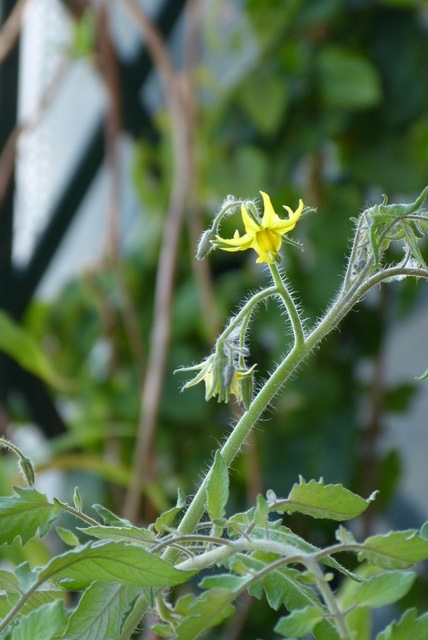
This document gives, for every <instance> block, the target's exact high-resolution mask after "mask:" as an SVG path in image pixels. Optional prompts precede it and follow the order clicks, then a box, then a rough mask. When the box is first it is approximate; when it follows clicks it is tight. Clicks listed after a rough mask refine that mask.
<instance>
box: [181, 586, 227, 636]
mask: <svg viewBox="0 0 428 640" xmlns="http://www.w3.org/2000/svg"><path fill="white" fill-rule="evenodd" d="M234 597H236V596H234V595H233V594H231V593H230V591H229V590H228V589H210V590H209V591H205V592H204V593H203V594H202V595H201V596H199V597H198V598H195V597H193V596H191V597H187V596H184V598H180V600H179V601H178V602H177V607H176V610H177V612H178V613H180V614H181V615H182V616H183V620H182V622H180V624H179V625H178V627H177V629H176V640H196V638H198V637H199V636H200V635H201V634H202V633H203V632H204V631H206V630H207V629H209V628H210V627H214V626H216V625H218V624H220V622H222V621H223V620H225V619H226V618H228V617H229V616H231V615H232V613H233V612H234V607H233V606H232V604H231V601H232V600H233V599H234Z"/></svg>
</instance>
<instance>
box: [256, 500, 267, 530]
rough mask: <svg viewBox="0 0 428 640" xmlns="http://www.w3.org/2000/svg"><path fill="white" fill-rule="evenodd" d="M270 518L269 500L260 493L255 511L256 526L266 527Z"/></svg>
mask: <svg viewBox="0 0 428 640" xmlns="http://www.w3.org/2000/svg"><path fill="white" fill-rule="evenodd" d="M268 517H269V504H268V502H267V500H266V499H265V498H264V497H263V496H262V495H261V494H260V493H259V495H258V496H257V505H256V509H255V511H254V524H255V525H256V526H258V527H266V525H267V522H268Z"/></svg>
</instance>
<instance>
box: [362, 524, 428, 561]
mask: <svg viewBox="0 0 428 640" xmlns="http://www.w3.org/2000/svg"><path fill="white" fill-rule="evenodd" d="M358 557H359V559H360V560H367V561H368V562H370V563H371V564H374V565H377V566H378V567H380V568H382V569H407V568H408V567H411V566H412V565H413V564H415V562H421V561H422V560H426V559H427V558H428V541H426V540H424V539H423V538H421V537H420V536H419V533H418V531H416V530H414V529H409V530H407V531H392V532H390V533H387V534H386V535H379V536H372V537H371V538H367V540H366V541H365V542H364V550H363V551H360V552H359V554H358Z"/></svg>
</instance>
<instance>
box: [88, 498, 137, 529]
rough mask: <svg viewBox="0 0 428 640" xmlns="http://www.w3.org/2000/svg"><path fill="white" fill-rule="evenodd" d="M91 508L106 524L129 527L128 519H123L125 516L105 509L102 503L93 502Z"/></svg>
mask: <svg viewBox="0 0 428 640" xmlns="http://www.w3.org/2000/svg"><path fill="white" fill-rule="evenodd" d="M92 508H93V509H95V511H96V512H97V513H98V515H99V516H100V517H101V518H102V521H103V522H104V524H106V525H112V526H119V527H123V526H125V527H130V526H131V523H130V522H129V520H125V518H119V516H117V515H116V514H115V513H113V511H110V509H107V507H103V505H102V504H94V505H92Z"/></svg>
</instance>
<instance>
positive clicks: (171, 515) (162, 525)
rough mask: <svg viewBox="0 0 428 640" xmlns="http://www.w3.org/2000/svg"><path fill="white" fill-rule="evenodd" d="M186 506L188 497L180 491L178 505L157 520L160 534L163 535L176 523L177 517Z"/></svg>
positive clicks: (156, 525) (156, 526) (156, 524)
mask: <svg viewBox="0 0 428 640" xmlns="http://www.w3.org/2000/svg"><path fill="white" fill-rule="evenodd" d="M185 505H186V495H185V494H184V493H183V491H181V489H178V496H177V504H176V505H175V507H172V509H168V511H164V512H163V513H161V515H160V516H159V517H158V518H157V519H156V522H155V529H156V531H158V532H159V533H163V532H164V531H165V530H166V529H168V527H169V526H170V525H171V524H172V523H173V522H174V520H175V518H176V517H177V515H178V514H179V513H180V511H181V510H182V509H183V507H184V506H185Z"/></svg>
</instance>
